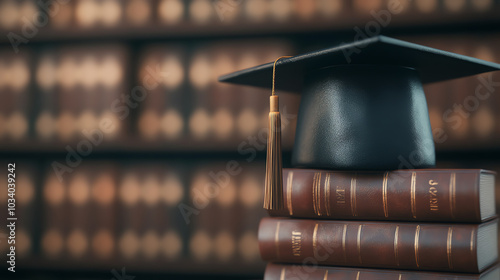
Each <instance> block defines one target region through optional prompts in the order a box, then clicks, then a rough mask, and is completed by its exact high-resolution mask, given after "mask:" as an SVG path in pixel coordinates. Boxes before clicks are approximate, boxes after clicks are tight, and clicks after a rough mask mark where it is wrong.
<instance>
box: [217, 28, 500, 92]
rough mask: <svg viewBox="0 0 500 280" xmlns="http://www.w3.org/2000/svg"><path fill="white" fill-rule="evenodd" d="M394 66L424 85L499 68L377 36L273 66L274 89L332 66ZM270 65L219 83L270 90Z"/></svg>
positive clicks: (295, 86)
mask: <svg viewBox="0 0 500 280" xmlns="http://www.w3.org/2000/svg"><path fill="white" fill-rule="evenodd" d="M355 64H375V65H396V66H405V67H410V68H414V69H417V70H418V76H419V78H420V81H421V82H422V83H423V84H427V83H433V82H440V81H446V80H451V79H457V78H462V77H467V76H471V75H476V74H480V73H484V72H490V71H495V70H499V69H500V64H497V63H493V62H489V61H484V60H481V59H477V58H473V57H469V56H464V55H460V54H455V53H451V52H447V51H442V50H438V49H434V48H430V47H426V46H422V45H418V44H413V43H410V42H405V41H401V40H397V39H394V38H389V37H386V36H376V37H371V38H368V39H365V40H360V41H356V42H354V43H349V44H343V45H340V46H336V47H332V48H328V49H323V50H318V51H313V52H309V53H306V54H301V55H297V56H294V57H290V58H283V59H280V60H279V61H278V62H277V63H276V73H277V75H279V76H280V78H277V79H276V84H275V87H276V90H284V91H290V92H300V91H301V89H302V86H303V79H304V76H305V75H306V73H307V72H308V71H311V70H314V69H320V68H324V67H329V66H335V65H355ZM272 72H273V62H269V63H266V64H262V65H259V66H255V67H252V68H247V69H244V70H241V71H236V72H234V73H230V74H227V75H224V76H221V77H220V78H219V81H220V82H226V83H233V84H239V85H248V86H255V87H262V88H271V83H272V80H271V76H272Z"/></svg>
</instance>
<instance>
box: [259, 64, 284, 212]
mask: <svg viewBox="0 0 500 280" xmlns="http://www.w3.org/2000/svg"><path fill="white" fill-rule="evenodd" d="M284 57H289V56H282V57H279V58H278V59H276V60H275V61H274V65H273V84H272V92H271V97H270V99H269V104H270V112H269V135H268V138H267V159H266V182H265V190H264V208H265V209H268V210H281V209H283V205H284V199H283V171H282V169H283V166H282V160H281V115H280V112H279V99H278V96H277V95H275V94H274V84H275V74H276V62H278V60H279V59H281V58H284Z"/></svg>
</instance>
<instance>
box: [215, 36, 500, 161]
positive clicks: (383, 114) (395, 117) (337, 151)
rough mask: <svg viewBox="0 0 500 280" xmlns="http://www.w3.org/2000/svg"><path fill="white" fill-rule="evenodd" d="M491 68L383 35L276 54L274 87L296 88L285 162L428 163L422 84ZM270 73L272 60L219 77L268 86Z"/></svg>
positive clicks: (431, 151) (427, 125)
mask: <svg viewBox="0 0 500 280" xmlns="http://www.w3.org/2000/svg"><path fill="white" fill-rule="evenodd" d="M499 69H500V64H496V63H492V62H487V61H483V60H480V59H475V58H471V57H467V56H463V55H458V54H454V53H450V52H446V51H441V50H437V49H433V48H429V47H424V46H420V45H416V44H412V43H408V42H404V41H400V40H396V39H392V38H388V37H384V36H377V37H372V38H369V39H365V40H361V41H357V42H354V43H349V44H343V45H340V46H337V47H333V48H328V49H324V50H320V51H315V52H310V53H307V54H303V55H298V56H294V57H291V58H284V59H281V60H279V61H278V62H277V63H276V73H277V74H276V82H275V86H276V89H277V90H285V91H293V92H300V93H301V103H300V109H299V115H298V120H297V129H296V136H295V146H294V148H293V154H292V165H293V166H294V167H303V168H326V169H351V170H356V169H398V168H426V167H431V166H434V165H435V151H434V142H433V139H432V132H431V127H430V122H429V116H428V111H427V104H426V100H425V95H424V91H423V88H422V84H425V83H432V82H439V81H444V80H449V79H455V78H460V77H465V76H470V75H475V74H479V73H484V72H488V71H493V70H499ZM272 74H273V63H267V64H264V65H260V66H256V67H253V68H249V69H245V70H241V71H238V72H235V73H231V74H228V75H225V76H222V77H220V78H219V80H220V81H221V82H229V83H235V84H241V85H250V86H257V87H264V88H271V86H272V79H271V77H272ZM409 159H410V160H409ZM408 161H409V162H410V164H409V165H408V164H407V162H408Z"/></svg>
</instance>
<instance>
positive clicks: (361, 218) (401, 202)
mask: <svg viewBox="0 0 500 280" xmlns="http://www.w3.org/2000/svg"><path fill="white" fill-rule="evenodd" d="M494 181H495V173H493V172H490V171H485V170H477V169H415V170H396V171H390V172H336V171H327V170H308V169H284V170H283V190H284V202H285V203H284V205H285V207H284V209H282V210H270V211H269V214H270V215H271V216H272V217H271V218H264V219H263V220H262V221H261V224H260V228H259V246H260V251H261V255H262V258H263V259H264V260H265V261H268V262H271V264H269V265H268V267H267V269H266V272H265V279H268V280H270V279H280V280H284V279H321V280H322V279H356V280H362V279H400V280H403V279H458V278H459V279H500V268H499V266H498V265H496V262H497V258H498V241H497V236H498V234H497V232H498V222H497V219H496V210H495V184H494Z"/></svg>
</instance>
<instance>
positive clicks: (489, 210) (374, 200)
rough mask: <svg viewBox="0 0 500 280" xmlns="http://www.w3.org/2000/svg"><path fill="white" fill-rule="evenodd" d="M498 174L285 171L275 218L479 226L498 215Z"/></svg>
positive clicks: (472, 170)
mask: <svg viewBox="0 0 500 280" xmlns="http://www.w3.org/2000/svg"><path fill="white" fill-rule="evenodd" d="M494 181H495V173H494V172H491V171H485V170H480V169H419V170H395V171H389V172H338V171H327V170H311V169H284V170H283V192H284V194H283V196H284V202H285V204H284V205H285V207H284V209H283V210H272V211H269V214H270V215H271V216H275V217H296V218H314V219H330V220H397V221H422V222H425V221H433V222H468V223H479V222H482V221H486V220H488V219H491V218H492V217H494V216H495V213H496V210H495V198H494V193H495V189H494Z"/></svg>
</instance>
